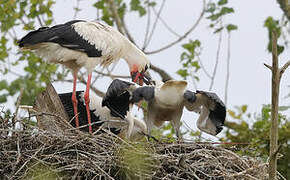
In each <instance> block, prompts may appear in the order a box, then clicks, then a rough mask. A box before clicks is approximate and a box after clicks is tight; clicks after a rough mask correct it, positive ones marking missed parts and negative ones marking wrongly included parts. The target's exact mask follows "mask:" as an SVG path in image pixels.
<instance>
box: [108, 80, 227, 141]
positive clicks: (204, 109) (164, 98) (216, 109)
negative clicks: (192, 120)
mask: <svg viewBox="0 0 290 180" xmlns="http://www.w3.org/2000/svg"><path fill="white" fill-rule="evenodd" d="M186 88H187V82H186V81H176V80H169V81H167V82H165V83H159V84H158V85H156V86H155V87H154V86H145V87H138V86H137V85H135V84H132V83H128V82H125V81H121V80H117V79H116V80H114V81H113V82H112V83H111V85H110V87H109V89H108V91H107V94H106V96H105V97H104V99H103V102H104V101H105V102H106V104H108V101H110V99H117V98H118V97H119V96H120V94H123V93H126V92H128V94H130V95H129V97H128V98H127V99H128V102H129V103H136V102H139V101H140V100H146V101H147V102H148V110H147V118H146V119H145V123H146V126H147V130H148V135H150V133H151V130H152V128H153V127H154V126H157V127H160V126H161V125H162V124H163V123H164V122H165V121H170V123H171V124H172V126H173V127H174V130H175V133H176V136H177V137H180V119H181V116H182V112H183V108H184V107H186V109H187V110H189V111H194V112H197V113H200V116H199V118H198V120H197V127H198V128H199V129H200V130H201V131H203V132H206V133H208V134H211V135H217V134H218V133H219V132H221V130H222V129H223V127H222V126H223V125H224V121H225V117H226V108H225V105H224V103H223V102H222V101H221V100H220V99H219V97H218V96H217V95H216V94H215V93H211V92H205V91H196V92H191V91H189V90H186ZM113 97H114V98H113ZM123 105H126V103H123ZM120 106H122V104H120ZM119 108H120V107H119Z"/></svg>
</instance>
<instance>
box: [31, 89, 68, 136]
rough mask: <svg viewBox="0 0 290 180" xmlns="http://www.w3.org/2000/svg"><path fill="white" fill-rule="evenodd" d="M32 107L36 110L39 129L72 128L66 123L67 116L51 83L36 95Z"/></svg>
mask: <svg viewBox="0 0 290 180" xmlns="http://www.w3.org/2000/svg"><path fill="white" fill-rule="evenodd" d="M34 109H35V110H36V111H37V115H36V119H37V125H38V127H39V128H40V129H42V130H46V131H50V132H53V133H60V132H64V131H65V130H67V129H72V126H71V125H70V124H69V123H68V121H69V117H68V115H67V113H66V111H65V110H64V107H63V105H62V103H61V100H60V98H59V96H58V94H57V92H56V91H55V89H54V87H53V86H52V84H51V83H49V84H48V85H47V88H46V89H45V91H43V92H42V93H40V94H39V95H38V96H37V97H36V100H35V105H34Z"/></svg>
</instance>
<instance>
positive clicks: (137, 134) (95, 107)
mask: <svg viewBox="0 0 290 180" xmlns="http://www.w3.org/2000/svg"><path fill="white" fill-rule="evenodd" d="M71 95H72V93H64V94H59V97H60V99H61V102H62V104H63V106H64V108H65V111H66V112H67V114H68V116H69V118H70V119H72V118H73V117H74V112H73V104H72V102H71V99H70V97H71ZM84 95H85V93H84V92H83V91H77V99H78V101H79V104H78V113H79V123H80V130H83V131H86V132H88V121H87V113H86V109H85V108H86V105H85V99H84ZM90 100H91V101H90V104H89V105H90V113H91V120H92V122H91V123H92V130H93V132H94V131H96V130H98V129H99V128H101V127H102V128H103V129H107V130H109V131H111V132H112V133H114V134H116V135H119V136H121V137H127V138H128V139H131V140H136V139H139V138H141V137H143V134H144V133H146V132H147V128H146V124H145V122H144V121H142V120H140V119H137V118H135V117H133V115H132V114H131V110H129V111H127V112H126V114H123V115H124V118H120V117H119V116H114V114H112V113H111V110H110V109H109V108H108V107H102V98H100V97H99V96H95V95H90ZM128 121H133V122H134V126H133V128H132V130H131V132H132V133H131V134H128V128H129V122H128ZM71 125H72V126H74V127H75V122H74V121H72V122H71Z"/></svg>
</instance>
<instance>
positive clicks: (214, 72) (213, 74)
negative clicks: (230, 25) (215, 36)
mask: <svg viewBox="0 0 290 180" xmlns="http://www.w3.org/2000/svg"><path fill="white" fill-rule="evenodd" d="M221 23H222V21H221ZM221 44H222V31H221V32H220V33H219V40H218V47H217V51H216V58H215V64H214V68H213V73H212V76H211V77H212V79H211V82H210V85H209V90H210V91H211V90H212V88H213V84H214V78H215V75H216V72H217V67H218V62H219V58H220V50H221Z"/></svg>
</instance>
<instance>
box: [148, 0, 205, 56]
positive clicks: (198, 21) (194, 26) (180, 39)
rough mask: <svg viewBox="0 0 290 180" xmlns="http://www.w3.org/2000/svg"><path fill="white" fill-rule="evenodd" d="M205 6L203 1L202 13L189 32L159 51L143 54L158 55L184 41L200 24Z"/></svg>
mask: <svg viewBox="0 0 290 180" xmlns="http://www.w3.org/2000/svg"><path fill="white" fill-rule="evenodd" d="M205 5H206V3H205V0H203V8H202V12H201V13H200V15H199V17H198V19H197V21H196V22H195V23H194V24H193V26H192V27H191V28H189V30H188V31H186V32H185V33H184V34H183V36H181V37H180V38H178V39H177V40H175V41H173V42H171V43H169V44H167V45H165V46H163V47H161V48H159V49H156V50H153V51H147V52H146V51H145V52H144V53H145V54H155V53H159V52H160V51H163V50H165V49H168V48H170V47H172V46H174V45H175V44H177V43H179V42H180V41H182V40H183V39H185V38H186V37H187V36H188V35H189V34H190V33H191V32H192V31H193V30H194V29H195V28H196V27H197V25H198V24H199V23H200V21H201V19H202V18H203V16H204V13H205Z"/></svg>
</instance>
